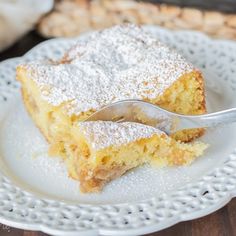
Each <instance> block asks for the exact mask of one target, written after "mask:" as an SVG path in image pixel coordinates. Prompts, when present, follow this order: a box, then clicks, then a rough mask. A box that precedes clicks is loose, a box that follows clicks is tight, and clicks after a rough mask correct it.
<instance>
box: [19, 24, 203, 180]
mask: <svg viewBox="0 0 236 236" xmlns="http://www.w3.org/2000/svg"><path fill="white" fill-rule="evenodd" d="M17 79H18V80H19V81H20V82H21V85H22V95H23V100H24V103H25V106H26V108H27V110H28V112H29V114H30V115H31V117H32V118H33V120H34V122H35V123H36V125H37V126H38V128H39V129H40V130H41V132H42V133H43V134H44V136H45V138H46V139H47V140H48V142H49V144H50V148H49V153H50V154H51V155H59V156H61V157H63V158H64V159H65V160H67V159H68V158H71V152H70V150H69V149H68V148H67V147H68V145H69V144H71V140H72V139H73V134H72V133H74V129H75V130H77V128H76V125H77V124H78V122H81V121H84V120H85V119H86V118H88V117H89V116H90V115H91V114H93V113H94V112H95V111H97V110H99V109H100V108H102V107H104V106H105V105H107V104H110V103H112V102H116V101H120V100H124V99H142V100H145V101H148V102H151V103H153V104H156V105H159V106H161V107H163V108H165V109H168V110H170V111H174V112H177V113H182V114H203V113H205V112H206V106H205V93H204V80H203V77H202V74H201V72H200V71H199V70H198V69H196V68H195V67H194V66H193V65H192V64H191V63H189V62H188V61H187V60H186V59H184V58H183V57H182V56H181V55H179V54H178V53H177V52H176V51H174V50H172V49H170V48H169V47H167V46H166V45H164V44H163V43H161V42H159V41H158V40H157V39H156V38H154V37H152V36H151V35H149V34H148V33H146V32H145V31H143V30H142V28H140V27H137V26H134V25H124V26H115V27H112V28H110V29H105V30H103V31H98V32H94V33H91V34H90V35H89V36H87V37H83V38H81V39H79V40H78V42H77V43H76V44H75V46H74V47H72V48H71V49H70V50H69V51H67V52H65V55H64V56H63V58H61V60H59V61H56V62H53V61H50V60H49V61H47V60H43V61H35V62H30V63H27V64H23V65H20V66H18V67H17ZM203 132H204V130H203V129H194V130H184V131H180V132H178V133H175V134H172V135H171V137H172V138H173V139H176V140H180V141H182V142H189V141H192V140H194V139H195V138H197V137H199V136H201V135H202V134H203ZM78 135H79V134H78ZM104 135H105V134H104ZM74 145H77V146H79V145H80V143H79V142H78V143H77V144H75V143H74ZM69 152H70V153H69ZM69 156H70V157H69ZM128 159H129V158H127V160H128ZM190 159H191V158H190ZM74 160H77V156H76V155H75V156H74ZM183 164H184V163H183ZM80 170H81V169H80ZM84 173H86V171H85V172H84ZM71 175H72V174H71ZM72 176H74V175H72Z"/></svg>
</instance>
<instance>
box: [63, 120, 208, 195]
mask: <svg viewBox="0 0 236 236" xmlns="http://www.w3.org/2000/svg"><path fill="white" fill-rule="evenodd" d="M71 134H72V139H71V142H70V143H67V145H66V152H67V154H68V158H67V160H66V162H67V166H68V171H69V175H70V176H71V177H72V178H74V179H76V180H79V181H80V189H81V191H83V192H97V191H100V190H101V189H102V187H103V186H104V185H105V184H106V183H107V182H109V181H110V180H112V179H115V178H117V177H119V176H121V175H122V174H124V173H125V172H126V171H127V170H130V169H132V168H134V167H137V166H140V165H143V164H151V165H154V166H158V167H163V166H180V165H187V164H190V163H191V162H192V161H193V160H194V159H195V158H196V157H198V156H200V155H201V154H202V153H203V151H204V150H205V148H206V147H207V145H205V144H203V143H200V142H196V143H194V144H185V143H180V142H178V141H175V140H174V139H172V138H170V137H168V136H167V135H166V134H165V133H164V132H162V131H160V130H158V129H156V128H153V127H151V126H147V125H143V124H139V123H133V122H124V123H115V122H110V121H88V122H81V123H79V124H77V125H75V126H74V127H73V129H72V130H71Z"/></svg>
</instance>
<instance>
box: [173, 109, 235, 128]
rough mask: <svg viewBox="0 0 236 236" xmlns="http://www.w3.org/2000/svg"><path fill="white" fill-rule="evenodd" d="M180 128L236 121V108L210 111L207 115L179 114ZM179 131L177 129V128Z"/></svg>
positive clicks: (210, 125)
mask: <svg viewBox="0 0 236 236" xmlns="http://www.w3.org/2000/svg"><path fill="white" fill-rule="evenodd" d="M179 116H181V117H180V123H179V125H178V127H177V128H178V130H180V129H191V128H203V127H204V128H207V127H215V126H219V125H225V124H229V123H233V122H236V108H231V109H227V110H223V111H218V112H214V113H209V114H206V115H197V116H185V115H179ZM176 131H177V130H176Z"/></svg>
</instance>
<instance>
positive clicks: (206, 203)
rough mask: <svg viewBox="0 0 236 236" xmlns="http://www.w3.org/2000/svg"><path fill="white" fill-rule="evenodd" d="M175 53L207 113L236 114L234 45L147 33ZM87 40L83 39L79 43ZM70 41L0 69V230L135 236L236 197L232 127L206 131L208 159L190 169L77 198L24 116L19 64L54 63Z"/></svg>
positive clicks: (143, 175) (137, 173)
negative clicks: (198, 81) (197, 83)
mask: <svg viewBox="0 0 236 236" xmlns="http://www.w3.org/2000/svg"><path fill="white" fill-rule="evenodd" d="M145 28H146V30H148V31H150V32H151V33H152V34H154V35H155V36H157V37H158V38H159V39H160V40H161V41H163V42H165V43H167V44H169V45H171V46H172V47H175V48H176V49H177V50H179V51H180V52H181V53H182V54H184V55H185V57H187V58H188V59H189V60H190V61H192V62H193V63H194V64H195V65H196V66H198V67H199V68H200V69H202V71H203V72H204V74H205V77H206V90H207V103H208V104H207V105H208V110H209V111H216V110H220V109H223V108H229V107H234V106H236V95H235V91H236V71H235V68H234V67H235V64H236V44H235V43H233V42H230V41H218V40H211V39H209V38H208V37H206V36H204V35H203V34H200V33H196V32H187V31H185V32H171V31H167V30H164V29H160V28H157V27H151V26H148V27H145ZM84 37H86V35H85V36H84ZM74 42H75V39H53V40H49V41H46V42H44V43H42V44H40V45H38V46H37V47H36V48H34V49H32V50H31V51H30V52H28V53H27V54H26V55H25V56H24V57H20V58H15V59H10V60H6V61H4V62H2V63H0V156H1V159H0V168H1V173H0V222H1V223H4V224H7V225H10V226H14V227H18V228H23V229H32V230H41V231H44V232H46V233H49V234H53V235H78V232H79V235H97V234H101V235H140V234H144V233H150V232H153V231H157V230H161V229H163V228H166V227H168V226H171V225H173V224H175V223H177V222H179V221H183V220H190V219H194V218H197V217H200V216H203V215H206V214H209V213H210V212H213V211H215V210H217V209H218V208H220V207H222V206H224V205H225V204H226V203H227V202H228V201H229V200H230V199H231V198H232V197H233V196H235V194H236V155H235V154H236V150H235V148H236V141H235V140H236V125H230V126H227V127H221V128H217V129H209V130H208V132H207V134H206V135H205V136H204V137H203V138H202V139H203V140H204V141H205V142H207V143H209V144H210V147H209V149H208V150H207V152H206V154H205V155H204V156H202V157H201V158H199V159H198V160H196V161H195V162H194V163H193V164H192V165H191V166H189V167H178V168H164V169H151V168H149V167H141V168H138V169H135V170H133V171H131V172H129V173H127V174H126V175H124V176H123V177H121V178H119V179H117V180H115V181H112V182H111V183H110V184H108V185H107V187H105V189H104V191H103V192H102V193H100V194H81V193H80V192H79V186H78V183H77V182H76V181H74V180H72V179H69V178H68V177H67V174H66V169H65V166H64V164H63V163H62V162H61V161H60V159H59V158H56V157H55V158H50V157H48V156H47V143H46V142H45V140H44V138H43V137H42V135H41V134H40V132H39V131H38V129H37V128H36V127H35V126H34V124H33V122H32V121H31V119H30V117H29V116H28V114H27V113H26V111H25V109H24V106H23V104H22V99H21V97H20V89H19V84H18V83H17V82H16V81H15V67H16V65H17V64H19V63H22V62H26V61H29V60H35V59H41V58H45V57H50V58H52V57H53V58H57V57H60V56H61V55H62V54H63V52H64V51H65V50H66V49H67V48H69V47H70V46H71V45H72V44H73V43H74Z"/></svg>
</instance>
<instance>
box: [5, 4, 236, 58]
mask: <svg viewBox="0 0 236 236" xmlns="http://www.w3.org/2000/svg"><path fill="white" fill-rule="evenodd" d="M127 22H130V23H135V24H141V25H142V24H152V25H158V26H161V27H165V28H168V29H171V30H197V31H201V32H204V33H206V34H208V35H210V36H211V37H217V38H223V39H231V40H236V0H156V1H155V0H151V1H147V0H145V1H135V0H42V1H39V0H0V51H1V52H2V53H1V54H0V60H3V59H6V58H8V57H11V56H18V55H22V54H23V53H24V52H26V51H27V50H29V49H30V48H31V47H33V46H34V45H36V44H37V43H39V42H41V41H43V40H46V39H48V38H53V37H73V36H78V35H79V34H81V33H84V32H87V31H91V30H98V29H103V28H106V27H110V26H112V25H115V24H122V23H127Z"/></svg>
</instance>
